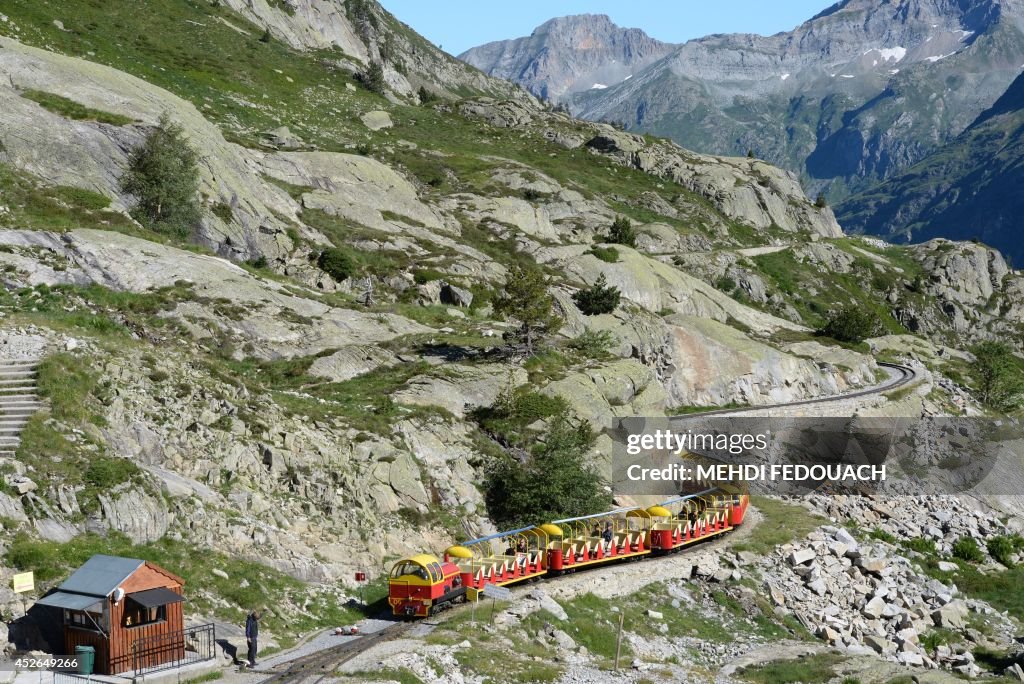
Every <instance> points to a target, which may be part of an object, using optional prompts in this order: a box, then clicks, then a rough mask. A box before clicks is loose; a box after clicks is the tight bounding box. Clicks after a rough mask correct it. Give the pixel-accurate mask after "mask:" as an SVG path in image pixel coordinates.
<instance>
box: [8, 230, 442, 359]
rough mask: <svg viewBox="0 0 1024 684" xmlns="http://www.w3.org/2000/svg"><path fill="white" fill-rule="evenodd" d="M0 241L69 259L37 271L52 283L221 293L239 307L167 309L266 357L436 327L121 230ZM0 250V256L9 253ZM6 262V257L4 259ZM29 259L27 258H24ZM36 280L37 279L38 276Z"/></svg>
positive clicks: (198, 331) (28, 234) (21, 235)
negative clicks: (335, 302)
mask: <svg viewBox="0 0 1024 684" xmlns="http://www.w3.org/2000/svg"><path fill="white" fill-rule="evenodd" d="M0 244H5V245H11V246H20V247H27V248H33V247H41V248H44V249H49V250H52V252H53V253H55V254H60V255H62V256H63V258H64V259H66V261H67V264H68V267H67V270H66V271H59V272H52V273H48V272H45V271H40V272H38V273H37V275H38V276H39V277H41V278H43V280H42V282H45V281H49V283H50V284H51V285H56V284H62V283H69V282H70V283H78V284H85V283H96V284H99V285H103V286H105V287H109V288H111V289H114V290H120V291H128V292H145V291H147V290H151V289H155V288H160V287H169V286H173V285H174V284H175V283H190V284H191V285H192V290H193V292H194V293H195V294H196V295H198V296H199V298H203V297H209V298H218V297H219V298H223V299H226V300H228V301H230V302H232V304H233V305H235V306H236V307H237V308H236V309H235V310H233V311H231V312H230V315H227V316H221V315H220V314H218V313H217V312H216V311H215V310H214V308H211V307H209V306H207V305H205V304H203V303H202V302H201V301H199V299H194V300H192V301H186V302H182V303H181V304H179V305H178V306H177V308H176V309H174V310H173V311H172V312H169V313H168V314H166V315H169V316H171V317H174V318H177V319H179V320H181V321H182V322H183V324H184V325H185V326H186V327H187V328H189V330H191V331H192V332H193V334H194V335H195V336H196V337H200V338H202V337H206V336H209V335H210V334H211V332H210V330H209V329H208V327H206V326H204V325H203V323H204V322H205V323H206V324H207V326H213V327H214V328H215V329H219V330H221V331H227V332H228V333H229V334H231V335H233V336H236V337H237V338H238V339H239V340H240V341H243V344H244V343H245V342H248V343H250V344H252V345H253V348H254V349H253V353H254V355H256V356H258V357H262V358H275V357H282V356H287V357H291V356H295V355H307V354H315V353H318V352H320V351H323V350H325V349H332V348H337V347H345V346H349V345H353V344H371V343H373V342H383V341H385V340H390V339H394V338H395V337H397V336H399V335H403V334H408V333H423V332H429V331H430V330H431V329H430V328H428V327H426V326H423V325H420V324H419V323H416V322H414V321H411V320H409V319H406V318H403V317H401V316H396V315H394V314H380V315H377V314H371V313H367V312H363V311H355V310H352V309H340V308H334V307H330V306H327V305H326V304H322V303H320V302H318V301H316V300H315V299H313V298H308V299H307V298H304V297H301V296H296V295H295V294H293V293H291V292H289V291H287V290H286V289H285V288H284V287H283V286H281V285H280V284H279V283H276V282H274V281H266V280H262V279H260V278H257V277H255V276H253V275H251V274H249V273H248V272H247V271H245V269H243V268H241V267H239V266H236V265H235V264H233V263H231V262H229V261H228V260H226V259H221V258H218V257H212V256H206V255H201V254H194V253H192V252H186V251H184V250H180V249H176V248H174V247H168V246H165V245H159V244H156V243H152V242H147V241H145V240H140V239H138V238H134V237H130V236H127V235H122V234H121V233H113V232H105V231H95V230H79V231H73V232H70V233H65V234H63V235H61V236H58V235H55V234H53V233H45V232H34V231H3V232H0ZM7 256H8V255H7V254H6V253H0V257H7ZM0 261H3V259H0ZM23 265H24V264H23ZM37 280H38V278H37Z"/></svg>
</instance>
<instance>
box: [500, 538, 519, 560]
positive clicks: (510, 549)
mask: <svg viewBox="0 0 1024 684" xmlns="http://www.w3.org/2000/svg"><path fill="white" fill-rule="evenodd" d="M503 555H505V556H514V555H516V547H515V541H514V540H512V539H509V540H508V546H507V547H505V553H504V554H503Z"/></svg>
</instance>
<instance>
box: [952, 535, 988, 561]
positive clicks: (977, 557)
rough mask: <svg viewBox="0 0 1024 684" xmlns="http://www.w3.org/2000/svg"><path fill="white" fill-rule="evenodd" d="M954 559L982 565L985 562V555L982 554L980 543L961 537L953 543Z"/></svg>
mask: <svg viewBox="0 0 1024 684" xmlns="http://www.w3.org/2000/svg"><path fill="white" fill-rule="evenodd" d="M953 557H954V558H959V559H960V560H965V561H967V562H968V563H980V562H981V561H983V560H985V554H983V553H982V552H981V547H979V546H978V542H976V541H974V539H973V538H971V537H960V538H959V539H957V540H956V541H955V542H954V543H953Z"/></svg>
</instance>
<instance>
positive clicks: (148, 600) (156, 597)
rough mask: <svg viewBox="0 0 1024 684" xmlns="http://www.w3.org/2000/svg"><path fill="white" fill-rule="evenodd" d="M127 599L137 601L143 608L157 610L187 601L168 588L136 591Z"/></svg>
mask: <svg viewBox="0 0 1024 684" xmlns="http://www.w3.org/2000/svg"><path fill="white" fill-rule="evenodd" d="M125 598H127V599H129V600H131V601H135V602H136V603H138V604H139V605H140V606H142V607H143V608H155V607H156V606H166V605H168V604H170V603H180V602H182V601H184V600H185V597H184V596H182V595H181V594H179V593H178V592H176V591H172V590H170V589H168V588H166V587H157V588H156V589H146V590H145V591H136V592H135V593H133V594H128V595H126V596H125Z"/></svg>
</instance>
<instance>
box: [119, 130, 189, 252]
mask: <svg viewBox="0 0 1024 684" xmlns="http://www.w3.org/2000/svg"><path fill="white" fill-rule="evenodd" d="M198 162H199V155H198V154H197V153H196V151H195V150H194V149H193V148H192V146H191V145H189V143H188V140H186V139H185V132H184V129H183V128H182V127H181V126H180V125H178V124H176V123H173V122H172V121H171V120H170V119H169V118H168V116H167V115H166V114H163V115H161V116H160V121H159V122H158V123H157V125H156V127H155V128H154V129H153V130H152V131H151V132H150V133H149V135H148V136H146V139H145V141H143V143H142V144H141V145H139V146H138V147H136V148H135V149H134V150H132V152H131V154H130V155H129V158H128V169H127V170H126V171H125V172H124V175H122V176H121V189H122V190H123V191H124V192H126V193H128V194H130V195H132V196H133V197H135V206H134V207H133V209H132V216H133V217H134V218H135V219H136V220H138V221H139V222H140V223H143V224H145V225H147V226H148V227H150V228H152V229H153V230H155V231H158V232H163V233H169V234H172V235H176V236H178V237H188V235H189V234H191V232H192V229H193V228H194V227H195V226H196V224H197V223H198V222H199V217H200V206H199V199H198V190H199V164H198Z"/></svg>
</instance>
